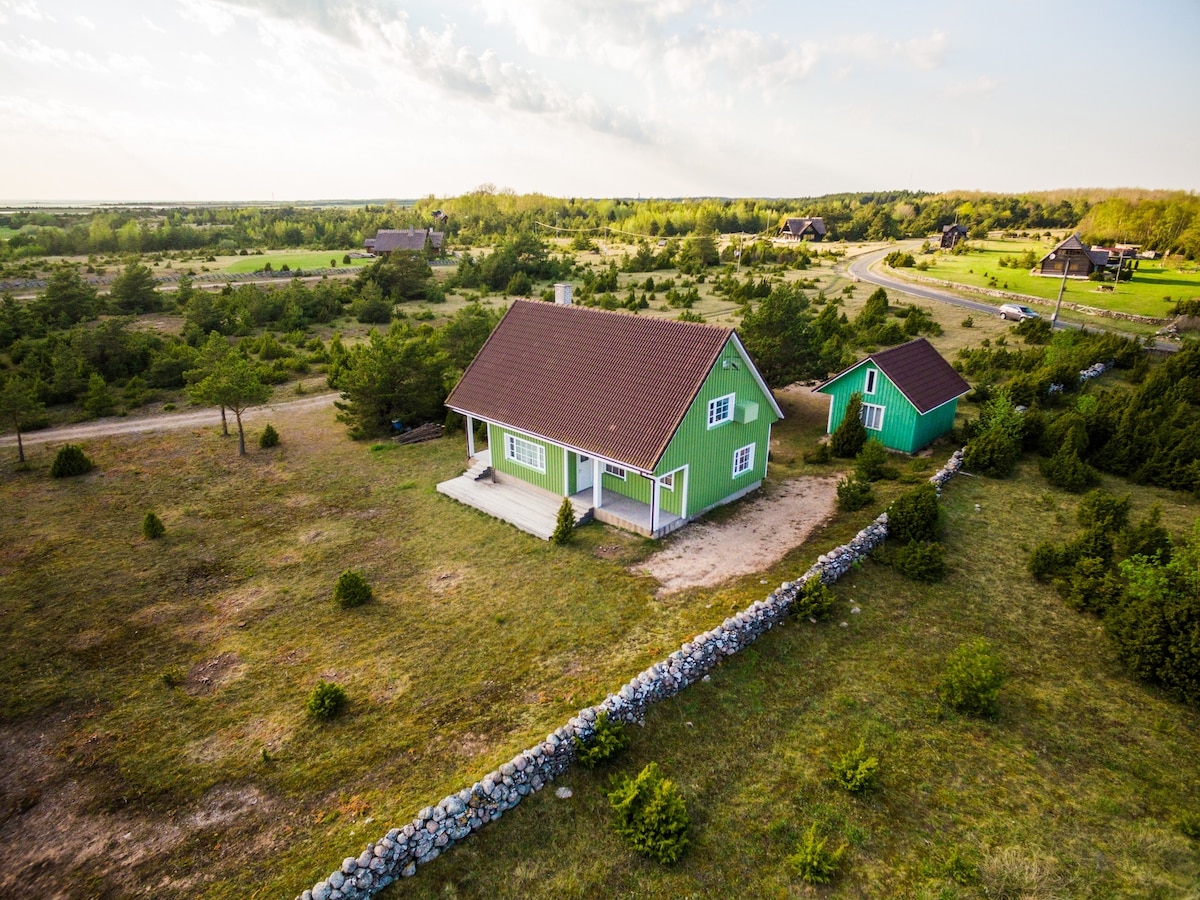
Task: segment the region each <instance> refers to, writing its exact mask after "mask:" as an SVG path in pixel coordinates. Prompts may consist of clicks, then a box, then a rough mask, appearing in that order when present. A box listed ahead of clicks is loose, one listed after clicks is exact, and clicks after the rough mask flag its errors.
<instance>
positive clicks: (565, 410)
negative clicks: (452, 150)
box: [438, 300, 783, 537]
mask: <svg viewBox="0 0 1200 900" xmlns="http://www.w3.org/2000/svg"><path fill="white" fill-rule="evenodd" d="M446 406H448V407H449V408H450V409H453V410H455V411H456V412H459V413H461V414H462V415H464V416H466V418H467V426H468V427H467V455H468V457H470V458H471V459H472V460H473V461H474V462H475V465H474V466H473V467H472V469H470V470H468V475H467V476H464V477H466V478H467V480H468V481H470V482H471V485H473V486H474V487H471V486H470V485H465V484H464V482H463V481H462V480H461V479H455V480H454V482H445V483H443V484H442V485H439V486H438V489H439V490H441V491H442V492H443V493H447V494H450V495H451V496H454V497H455V498H456V499H459V500H462V501H463V502H465V503H468V504H470V505H473V506H478V507H479V508H481V509H486V510H487V511H488V512H490V513H492V514H493V515H496V516H497V517H498V518H504V519H507V520H508V521H512V522H513V523H514V524H517V525H518V526H519V527H525V528H526V530H528V531H531V532H533V533H535V534H539V535H541V536H543V537H546V536H548V534H547V533H543V532H545V531H547V528H546V526H545V524H540V525H537V527H534V525H535V524H537V523H533V522H532V521H525V520H524V519H523V514H522V513H519V512H513V513H511V514H508V513H506V505H505V504H502V503H497V502H492V501H494V499H495V497H497V496H498V494H497V492H496V490H495V488H496V487H497V486H498V485H502V486H505V487H506V489H507V490H508V492H509V495H510V496H511V498H512V500H511V503H509V504H508V507H512V506H516V505H521V504H528V503H531V502H532V501H533V500H534V499H536V498H537V497H538V496H543V497H544V498H548V499H550V500H552V503H553V508H557V505H558V504H561V502H562V498H563V497H571V498H572V502H573V504H574V506H575V509H576V515H577V517H578V518H579V519H580V520H584V519H586V518H587V517H589V516H593V517H595V518H596V519H598V520H600V521H605V522H609V523H611V524H614V525H618V526H620V527H624V528H628V529H630V530H633V531H636V532H639V533H641V534H646V535H649V536H651V537H660V536H662V535H664V534H667V533H668V532H670V531H673V530H674V529H676V528H678V527H680V526H681V525H683V524H684V523H685V522H687V521H688V520H690V519H694V518H695V517H697V516H699V515H700V514H701V513H704V512H706V511H707V510H709V509H712V508H713V507H714V506H717V505H719V504H722V503H728V502H730V501H731V500H735V499H737V498H738V497H741V496H743V495H744V494H747V493H749V492H750V491H753V490H754V489H756V488H757V487H758V486H759V485H760V484H761V483H762V480H763V477H764V476H765V475H766V472H767V455H768V450H769V447H770V439H771V426H772V424H774V423H775V422H776V421H778V420H779V419H781V418H782V417H783V412H782V411H781V410H780V408H779V405H778V404H777V403H776V402H775V398H774V397H773V396H772V395H771V392H770V390H769V389H768V388H767V386H766V383H765V382H764V381H763V379H762V376H761V375H759V373H758V370H757V369H756V368H755V366H754V363H753V362H752V361H751V359H750V357H749V355H748V354H747V353H746V349H745V347H743V346H742V342H741V340H739V339H738V336H737V334H736V332H734V330H733V329H732V328H720V327H716V326H713V325H703V324H698V323H691V322H679V321H676V320H673V319H658V318H652V317H649V316H636V315H631V314H627V313H617V312H606V311H604V310H597V309H587V308H582V307H576V306H571V305H570V304H569V303H541V302H536V301H533V302H531V301H527V300H519V301H517V302H516V303H514V304H513V306H512V307H511V308H510V309H509V310H508V312H507V313H505V315H504V318H503V319H501V321H500V324H499V325H497V326H496V329H495V331H493V332H492V334H491V336H490V337H489V338H488V340H487V342H486V343H485V344H484V346H483V348H482V349H481V350H480V351H479V354H478V355H477V356H476V357H475V359H474V361H472V363H471V365H470V366H468V367H467V370H466V372H465V373H464V374H463V377H462V379H461V380H460V381H459V383H458V384H457V385H456V386H455V388H454V390H453V391H451V393H450V396H449V397H448V398H447V400H446ZM477 422H483V423H486V433H487V444H488V448H487V450H480V449H478V448H476V446H475V425H476V423H477ZM483 463H486V465H483ZM485 503H490V506H485V505H484V504H485ZM549 524H550V527H552V524H553V523H552V522H551V523H549ZM527 525H528V526H529V527H526V526H527Z"/></svg>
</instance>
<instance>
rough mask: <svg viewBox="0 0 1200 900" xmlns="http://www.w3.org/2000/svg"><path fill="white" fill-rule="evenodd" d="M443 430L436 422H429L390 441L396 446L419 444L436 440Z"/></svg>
mask: <svg viewBox="0 0 1200 900" xmlns="http://www.w3.org/2000/svg"><path fill="white" fill-rule="evenodd" d="M445 430H446V429H445V428H444V427H443V426H441V425H439V424H438V423H437V422H429V423H427V424H425V425H419V426H417V427H416V428H414V429H412V430H411V431H406V432H404V434H398V435H396V436H395V437H394V438H392V440H393V441H395V442H396V443H397V444H421V443H424V442H425V441H433V440H437V439H438V438H440V437H441V436H442V434H443V433H444V432H445Z"/></svg>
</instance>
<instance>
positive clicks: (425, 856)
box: [297, 450, 963, 900]
mask: <svg viewBox="0 0 1200 900" xmlns="http://www.w3.org/2000/svg"><path fill="white" fill-rule="evenodd" d="M962 456H963V451H962V450H956V451H955V452H954V454H953V455H952V456H951V457H950V459H949V460H948V461H947V462H946V465H945V466H943V467H942V468H941V469H939V470H938V471H937V472H936V473H935V474H934V475H933V476H932V477H931V478H930V479H929V480H930V481H931V482H933V484H934V485H936V487H937V489H938V493H939V494H940V493H941V490H942V486H943V485H944V484H945V483H946V482H947V481H949V480H950V479H951V478H953V477H954V476H955V475H956V474H957V473H958V470H959V468H961V466H962ZM886 538H887V513H886V512H885V513H882V514H881V515H879V516H878V517H877V518H876V519H875V521H874V522H872V523H871V524H870V525H868V526H867V527H866V528H864V529H863V530H862V531H860V532H858V534H856V535H855V536H854V538H853V539H852V540H851V541H850V542H849V543H847V544H843V545H842V546H840V547H835V548H834V549H833V550H830V551H829V552H828V553H824V554H822V555H821V556H820V557H819V558H818V559H817V561H816V562H815V563H813V565H812V566H810V567H809V569H808V571H806V572H805V573H804V574H803V575H801V576H800V577H799V578H798V579H797V580H796V581H785V582H784V583H783V584H781V585H780V586H779V587H778V588H777V589H775V590H774V591H772V592H771V593H769V594H768V595H767V596H766V597H765V598H764V599H762V600H756V601H755V602H754V603H752V604H750V606H748V607H747V608H746V609H744V610H742V611H741V612H739V613H737V614H736V615H733V616H730V617H729V618H728V619H726V620H725V621H724V622H722V623H721V624H720V625H717V626H716V627H715V628H712V629H710V630H709V631H706V632H704V633H703V634H698V635H696V636H695V637H694V638H692V639H691V640H690V641H687V642H686V643H684V644H683V646H681V647H680V648H679V649H678V650H676V651H675V652H674V653H672V654H671V655H670V656H668V657H667V658H666V659H664V660H662V661H660V662H656V663H654V665H652V666H650V667H649V668H648V669H646V670H644V671H642V672H640V673H638V674H637V675H636V676H635V677H633V678H631V679H630V680H629V682H628V683H627V684H625V685H623V686H622V687H621V689H620V690H618V691H617V692H616V693H614V694H609V695H608V696H607V697H605V698H604V700H602V701H601V702H600V703H598V704H596V705H595V706H592V707H588V708H587V709H581V710H580V711H579V714H578V715H576V716H574V717H572V718H571V720H570V721H569V722H567V723H566V724H565V725H563V726H562V727H561V728H558V729H557V730H555V731H554V732H553V733H551V734H548V735H546V739H545V740H543V741H540V742H538V743H537V744H535V745H534V746H532V747H530V748H529V749H527V750H522V751H521V752H520V753H518V754H517V755H516V756H514V757H513V758H512V759H510V760H509V761H508V762H506V763H504V764H503V765H501V766H500V767H499V768H498V769H496V770H495V771H492V772H489V773H488V774H486V775H484V776H483V778H481V779H480V780H479V781H477V782H475V783H474V784H473V785H471V786H470V787H464V788H463V789H462V790H461V791H459V792H458V793H455V794H451V795H449V796H448V797H443V798H442V799H441V800H440V801H438V804H437V805H436V806H427V807H425V808H424V809H422V810H421V811H420V812H419V813H417V816H416V818H415V819H413V820H412V821H411V822H409V823H407V824H406V825H404V826H403V827H400V828H393V829H391V830H390V831H389V832H388V833H387V834H386V835H384V836H383V837H381V838H379V839H378V840H376V841H372V842H371V843H369V844H367V847H366V849H365V850H363V852H362V853H361V854H359V856H358V857H357V858H356V857H353V856H349V857H346V859H345V860H343V861H342V865H341V867H340V868H338V869H337V870H336V871H334V872H333V873H331V874H330V875H329V876H328V877H326V878H325V879H323V880H322V881H318V882H317V883H316V884H315V885H313V887H312V888H310V889H309V890H306V891H304V892H303V893H302V894H301V895H300V897H299V898H297V900H361V898H366V897H370V896H371V895H373V894H374V893H375V892H377V891H379V890H382V889H383V888H385V887H387V886H388V885H389V884H391V883H392V882H394V881H396V880H397V879H398V878H406V877H408V876H410V875H412V874H414V873H415V872H416V871H417V866H419V865H422V864H424V863H427V862H430V861H432V860H434V859H437V858H438V856H440V855H441V854H442V853H444V852H445V851H446V850H448V849H449V848H450V847H452V846H454V844H455V843H457V842H458V841H461V840H462V839H463V838H465V837H467V836H468V835H470V834H471V833H472V832H474V831H477V830H478V829H480V828H482V827H483V826H484V825H486V824H487V823H488V822H492V821H495V820H496V819H499V818H500V817H501V816H503V815H504V813H506V812H508V810H510V809H512V808H513V807H514V806H516V805H517V804H518V803H520V802H521V800H522V798H524V797H526V796H528V795H529V794H531V793H533V792H534V791H540V790H541V789H542V788H544V787H545V786H546V785H548V784H549V783H550V782H551V781H553V780H554V779H555V778H556V777H557V776H559V775H561V774H562V773H563V772H565V771H566V770H567V768H568V767H569V766H570V765H571V763H572V762H573V761H574V760H575V738H576V737H578V738H580V739H581V740H584V741H586V740H588V739H589V738H590V737H591V736H592V734H593V733H594V730H595V723H596V719H597V717H598V716H599V715H600V714H601V713H607V714H608V718H609V719H610V720H616V721H620V722H624V723H638V722H642V721H643V720H644V718H645V715H646V711H647V710H648V709H649V708H650V707H651V706H652V705H654V704H655V703H658V702H659V701H662V700H666V699H667V698H668V697H674V696H675V695H676V694H678V693H679V692H680V691H682V690H683V689H684V688H686V687H687V686H688V685H690V684H693V683H694V682H696V681H699V680H700V679H702V678H704V676H705V675H707V674H708V672H709V671H710V670H711V669H713V668H714V667H715V666H716V665H718V664H719V663H720V662H722V661H723V660H724V659H726V658H727V657H730V656H733V655H734V654H735V653H737V652H738V651H739V650H741V649H743V648H744V647H747V646H749V645H750V644H752V643H753V642H754V641H755V640H757V639H758V637H759V636H760V635H762V634H764V633H766V632H767V631H770V630H771V629H772V628H774V627H775V626H776V625H778V624H780V623H781V622H783V621H784V620H785V619H786V618H787V616H788V615H789V613H790V612H791V609H792V604H793V602H794V600H795V598H796V596H797V595H798V594H799V593H800V591H801V590H803V588H804V584H805V582H807V581H808V580H809V579H810V578H820V579H821V581H823V582H824V583H825V584H832V583H833V582H835V581H837V580H838V579H839V578H841V577H842V576H843V575H845V574H846V572H847V571H849V570H850V568H851V567H852V566H853V565H854V564H855V563H856V562H858V561H859V560H860V559H862V558H864V557H865V556H867V555H868V554H869V553H870V552H871V551H872V550H874V549H875V548H876V547H878V546H879V545H880V544H882V543H883V542H884V540H885V539H886Z"/></svg>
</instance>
